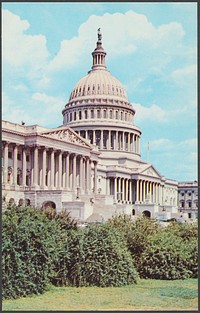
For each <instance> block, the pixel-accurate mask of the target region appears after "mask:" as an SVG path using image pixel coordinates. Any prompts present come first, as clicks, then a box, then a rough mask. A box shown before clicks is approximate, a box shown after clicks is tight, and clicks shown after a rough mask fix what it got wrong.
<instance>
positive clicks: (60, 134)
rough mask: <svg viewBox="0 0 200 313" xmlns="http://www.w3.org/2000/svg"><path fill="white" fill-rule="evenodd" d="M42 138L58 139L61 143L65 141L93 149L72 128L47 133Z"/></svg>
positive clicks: (43, 133)
mask: <svg viewBox="0 0 200 313" xmlns="http://www.w3.org/2000/svg"><path fill="white" fill-rule="evenodd" d="M40 135H41V136H44V137H48V138H51V139H56V140H59V141H64V142H68V143H73V144H76V145H80V146H84V147H88V148H91V145H90V144H89V143H87V142H86V140H84V138H82V137H81V136H79V135H78V134H77V133H76V132H75V131H73V130H72V129H70V128H66V127H65V128H58V129H53V130H50V131H47V132H42V133H40Z"/></svg>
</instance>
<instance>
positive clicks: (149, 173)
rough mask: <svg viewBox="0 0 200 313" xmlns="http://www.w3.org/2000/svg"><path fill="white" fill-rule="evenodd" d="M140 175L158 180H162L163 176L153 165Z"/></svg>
mask: <svg viewBox="0 0 200 313" xmlns="http://www.w3.org/2000/svg"><path fill="white" fill-rule="evenodd" d="M140 174H143V175H147V176H151V177H156V178H161V175H160V174H159V172H158V171H157V170H156V169H155V168H154V167H153V166H152V165H150V166H148V167H147V168H146V169H144V170H142V171H141V172H140Z"/></svg>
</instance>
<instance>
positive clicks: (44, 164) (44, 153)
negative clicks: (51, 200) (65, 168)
mask: <svg viewBox="0 0 200 313" xmlns="http://www.w3.org/2000/svg"><path fill="white" fill-rule="evenodd" d="M46 170H47V151H46V148H44V149H43V152H42V186H43V188H44V187H46Z"/></svg>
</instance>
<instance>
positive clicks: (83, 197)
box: [2, 32, 178, 221]
mask: <svg viewBox="0 0 200 313" xmlns="http://www.w3.org/2000/svg"><path fill="white" fill-rule="evenodd" d="M101 37H102V36H101V33H100V32H99V33H98V41H97V46H96V48H95V50H94V51H93V53H92V56H93V65H92V68H91V70H90V71H89V72H88V74H87V75H86V76H85V77H83V78H82V79H81V80H80V81H79V82H78V83H77V84H76V85H75V87H74V89H73V90H72V92H71V95H70V98H69V101H68V103H67V104H66V106H65V108H64V109H63V112H62V114H63V125H62V126H61V127H58V128H55V129H47V128H44V127H40V126H38V125H33V126H25V125H19V124H14V123H10V122H8V121H3V122H2V140H3V154H2V156H3V163H2V164H3V171H2V173H3V201H4V202H10V203H12V202H15V203H18V204H19V203H20V204H22V203H23V202H24V201H26V202H27V203H29V204H31V205H34V206H36V207H37V206H46V205H50V204H51V205H52V206H54V207H55V208H56V209H57V210H61V209H62V208H66V209H68V210H69V211H70V212H71V214H72V216H73V217H75V218H77V219H79V220H81V221H84V220H86V219H88V218H89V217H90V216H91V215H92V214H93V215H95V214H99V215H101V217H102V219H107V218H109V217H111V216H112V215H114V214H118V213H127V214H131V215H133V216H138V215H141V214H142V213H144V214H146V215H147V216H151V217H156V216H157V215H158V214H159V213H161V212H162V214H163V212H164V214H168V215H169V216H170V217H173V216H175V215H176V214H177V212H178V206H177V204H178V199H177V190H178V183H177V182H176V181H173V180H170V179H166V178H165V177H163V176H162V175H160V173H159V172H158V171H157V170H156V169H155V168H154V166H153V165H152V164H150V163H147V162H144V161H142V160H141V156H140V137H141V130H140V129H139V128H138V127H137V126H136V125H135V123H134V115H135V111H134V109H133V107H132V105H131V103H130V102H129V101H128V98H127V94H126V91H125V89H124V87H123V86H122V84H121V83H120V81H119V80H117V79H116V78H115V77H113V76H112V75H111V74H110V72H109V71H108V70H107V68H106V64H105V57H106V52H105V51H104V49H103V47H102V41H101V40H102V38H101Z"/></svg>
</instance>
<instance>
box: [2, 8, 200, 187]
mask: <svg viewBox="0 0 200 313" xmlns="http://www.w3.org/2000/svg"><path fill="white" fill-rule="evenodd" d="M2 9H3V11H2V37H3V49H2V61H3V62H2V65H3V66H2V71H3V73H2V76H3V79H2V86H3V87H2V90H3V96H2V99H3V107H2V117H3V119H5V120H9V121H12V122H15V123H21V121H22V120H23V121H25V122H26V125H32V124H38V125H41V126H46V127H57V126H59V125H61V124H62V120H63V119H62V113H61V112H62V109H63V108H64V105H65V104H66V103H67V101H68V98H69V95H70V92H71V90H72V88H73V87H74V85H75V84H76V82H77V81H78V80H79V79H80V78H81V77H83V76H85V75H86V74H87V72H88V71H89V70H90V68H91V66H92V56H91V52H92V51H93V50H94V48H95V46H96V40H97V28H99V27H101V30H102V35H103V47H104V49H105V51H106V52H107V57H106V65H107V68H108V69H109V71H110V72H111V74H112V75H114V76H115V77H117V78H118V79H119V80H120V81H121V82H122V84H123V85H124V87H125V88H126V90H127V93H128V98H129V101H130V102H131V103H132V104H133V107H134V108H135V110H136V115H135V124H136V125H137V126H138V127H139V128H140V129H141V130H142V137H141V154H142V159H143V160H144V161H147V145H148V142H149V146H150V151H149V161H150V162H151V163H153V165H154V166H155V167H156V169H157V170H158V171H159V172H160V174H161V175H163V176H165V177H167V178H171V179H175V180H178V181H186V180H195V179H197V4H196V3H195V2H194V3H193V2H185V3H183V2H182V3H178V2H155V3H154V2H149V3H148V2H146V3H145V2H144V3H143V2H140V3H139V2H138V3H137V2H131V3H128V2H127V3H126V2H110V3H109V2H90V3H87V2H84V3H73V2H72V3H70V2H65V3H63V2H60V3H59V2H53V3H50V2H46V3H45V2H38V3H36V2H35V3H34V2H13V3H8V2H4V3H3V4H2Z"/></svg>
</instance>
